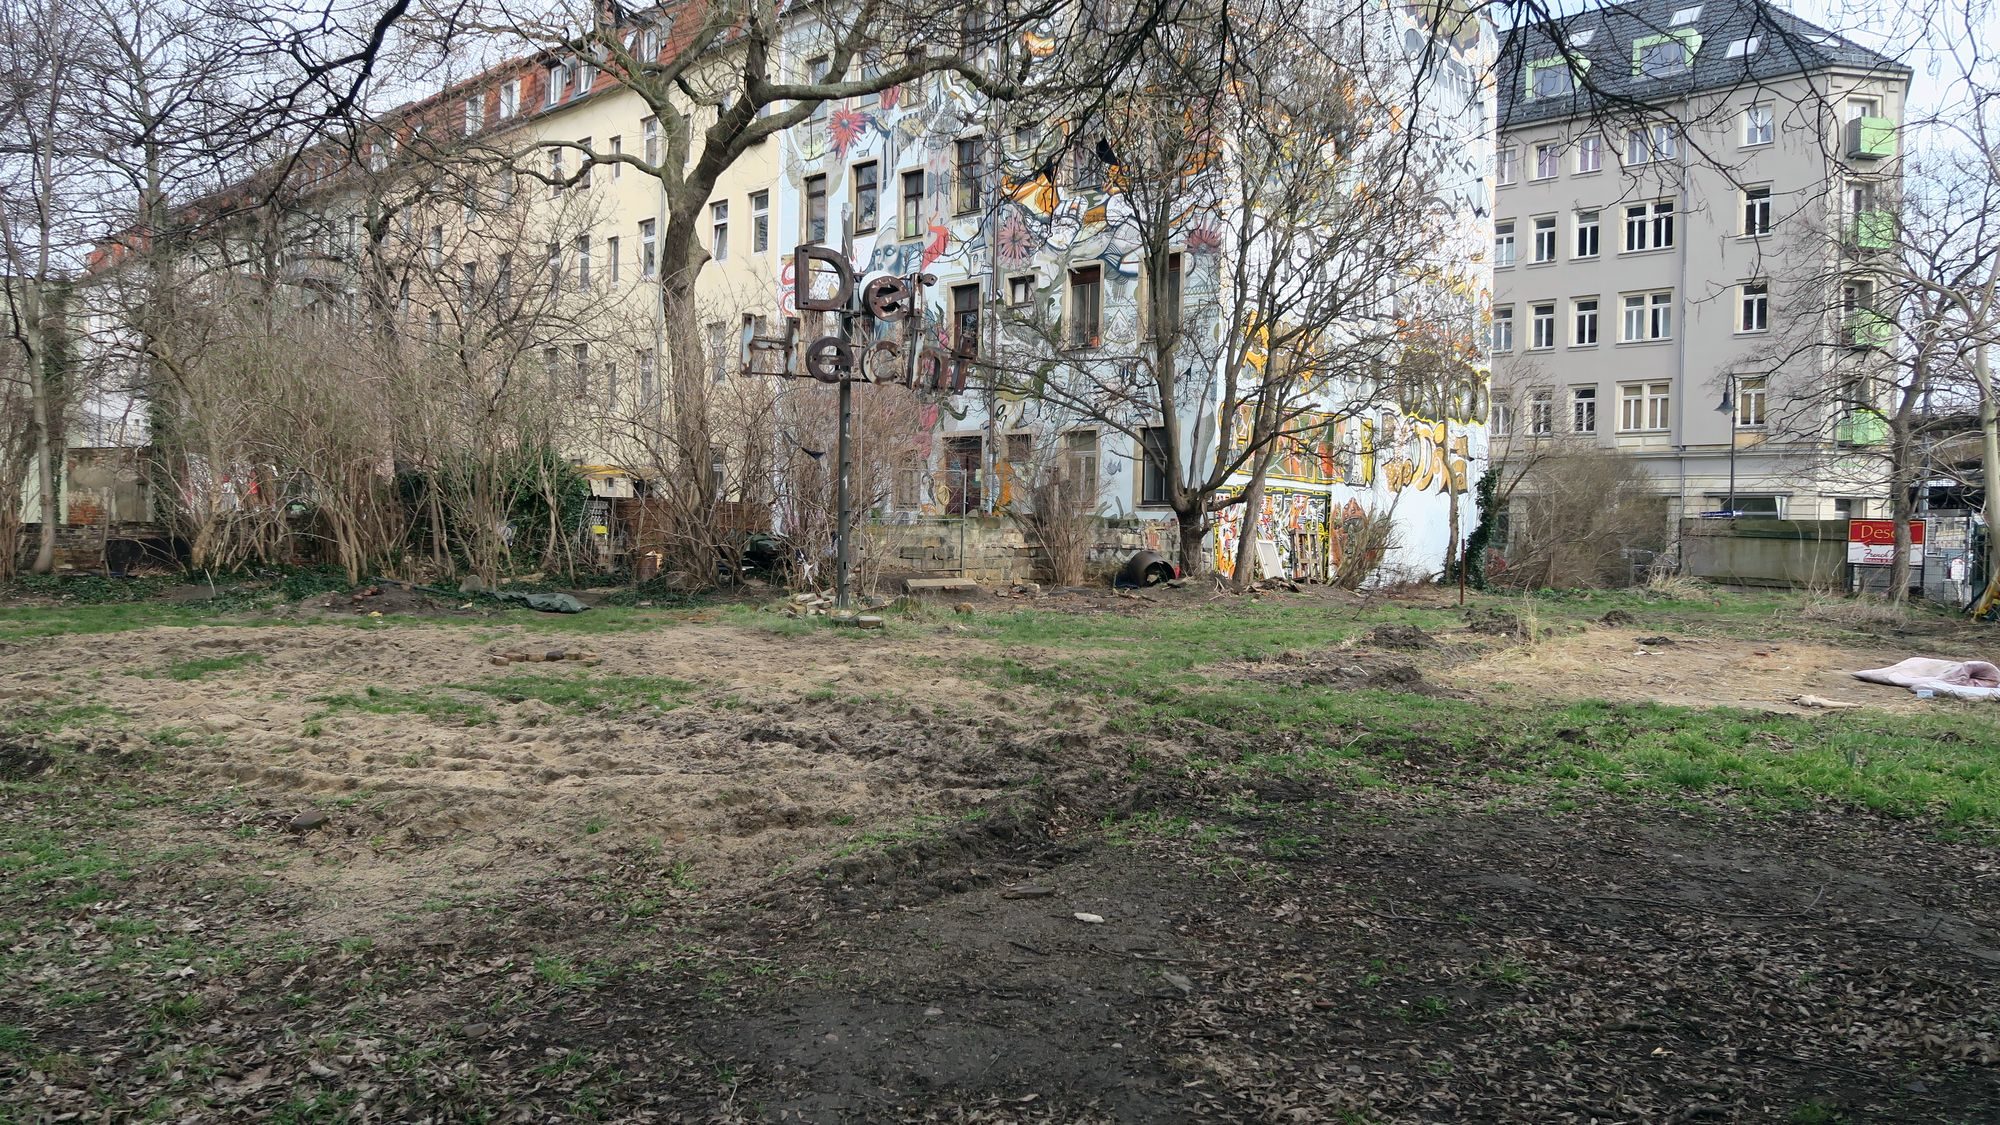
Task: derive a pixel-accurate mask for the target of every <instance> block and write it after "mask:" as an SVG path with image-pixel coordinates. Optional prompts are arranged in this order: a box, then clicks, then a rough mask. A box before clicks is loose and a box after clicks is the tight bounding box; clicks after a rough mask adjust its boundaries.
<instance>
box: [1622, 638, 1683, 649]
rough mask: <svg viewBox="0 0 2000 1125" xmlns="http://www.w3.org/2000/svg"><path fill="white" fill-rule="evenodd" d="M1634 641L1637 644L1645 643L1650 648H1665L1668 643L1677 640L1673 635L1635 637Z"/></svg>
mask: <svg viewBox="0 0 2000 1125" xmlns="http://www.w3.org/2000/svg"><path fill="white" fill-rule="evenodd" d="M1632 643H1633V644H1635V645H1645V646H1646V647H1648V648H1665V647H1666V646H1667V645H1670V644H1673V643H1675V642H1674V639H1673V638H1672V637H1668V636H1659V637H1639V638H1637V639H1635V640H1634V641H1633V642H1632Z"/></svg>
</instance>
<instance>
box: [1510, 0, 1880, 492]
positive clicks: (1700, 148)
mask: <svg viewBox="0 0 2000 1125" xmlns="http://www.w3.org/2000/svg"><path fill="white" fill-rule="evenodd" d="M1510 38H1511V40H1512V41H1511V42H1510V43H1509V44H1508V45H1507V46H1506V48H1505V49H1503V50H1502V52H1501V58H1502V60H1503V63H1502V66H1501V73H1500V77H1499V81H1500V82H1501V83H1502V86H1501V91H1500V138H1499V147H1498V155H1497V160H1496V169H1495V171H1496V175H1495V181H1494V189H1493V199H1494V231H1495V235H1494V247H1493V278H1494V295H1493V304H1494V307H1493V322H1492V324H1493V327H1492V350H1493V386H1494V399H1493V418H1492V433H1493V442H1494V444H1493V448H1494V456H1495V458H1496V459H1497V460H1499V461H1501V462H1502V463H1503V465H1511V466H1514V467H1521V466H1523V465H1525V464H1526V463H1527V462H1528V461H1530V460H1531V459H1532V458H1533V457H1534V455H1535V453H1536V451H1537V450H1542V449H1547V448H1551V447H1553V446H1557V445H1560V444H1562V443H1595V444H1597V445H1599V446H1602V447H1607V448H1611V449H1615V450H1618V451H1620V452H1623V453H1628V454H1631V455H1632V456H1634V457H1635V458H1637V459H1639V461H1640V463H1641V464H1643V465H1644V467H1645V468H1646V470H1647V472H1648V473H1649V475H1650V477H1651V479H1652V482H1653V487H1654V488H1655V489H1656V490H1658V491H1659V492H1660V493H1662V494H1664V495H1665V496H1666V497H1667V498H1668V505H1667V506H1668V512H1669V516H1670V518H1671V519H1672V520H1674V521H1676V522H1674V523H1673V524H1671V525H1670V526H1678V523H1677V521H1678V519H1679V518H1681V517H1683V516H1694V515H1697V514H1699V513H1702V512H1716V511H1722V510H1727V509H1730V508H1731V506H1732V495H1733V509H1734V510H1735V511H1736V512H1738V513H1741V514H1744V515H1766V516H1775V517H1782V518H1796V519H1827V518H1838V517H1842V516H1846V515H1863V514H1869V513H1872V512H1875V511H1877V510H1879V508H1880V507H1881V505H1883V504H1884V503H1885V502H1886V495H1887V493H1886V485H1885V483H1884V479H1883V473H1882V471H1881V468H1880V465H1879V463H1878V461H1877V460H1876V459H1874V458H1871V457H1868V456H1862V455H1858V453H1859V451H1860V447H1866V446H1868V445H1870V444H1872V443H1874V442H1877V441H1879V440H1880V437H1881V430H1882V427H1881V422H1880V418H1879V416H1877V415H1874V414H1872V413H1871V411H1870V410H1869V408H1868V405H1867V404H1868V403H1869V402H1872V401H1876V398H1875V397H1874V396H1876V395H1878V394H1879V391H1875V390H1872V389H1870V385H1869V383H1868V381H1867V379H1866V375H1867V372H1868V370H1869V368H1870V366H1871V364H1874V363H1877V362H1879V358H1878V357H1879V356H1880V354H1881V353H1880V352H1879V351H1878V350H1876V349H1879V348H1881V347H1883V346H1887V345H1888V344H1889V343H1890V341H1891V336H1890V334H1889V333H1887V332H1886V331H1884V329H1886V327H1887V321H1886V320H1885V319H1884V315H1885V314H1884V313H1883V312H1878V311H1876V310H1874V309H1873V308H1871V307H1870V302H1869V297H1870V295H1871V293H1872V286H1871V284H1870V282H1869V281H1868V270H1869V260H1870V257H1871V255H1873V254H1876V253H1879V252H1880V251H1882V250H1884V249H1887V248H1888V247H1889V246H1891V245H1892V243H1893V239H1894V237H1895V226H1894V221H1893V218H1892V217H1891V215H1890V213H1889V212H1888V210H1887V209H1886V208H1887V207H1888V206H1889V204H1888V203H1886V202H1883V203H1881V204H1880V206H1879V208H1878V204H1877V201H1878V200H1882V201H1886V200H1888V199H1890V198H1892V197H1893V195H1894V188H1895V185H1896V182H1897V177H1898V170H1897V145H1896V141H1897V123H1898V122H1899V121H1900V120H1901V119H1902V114H1903V105H1904V95H1905V92H1906V91H1907V89H1908V84H1909V77H1910V72H1909V70H1908V69H1907V68H1905V67H1903V66H1901V65H1900V64H1898V63H1896V62H1894V61H1893V60H1890V59H1887V58H1884V57H1882V56H1880V55H1878V54H1875V53H1873V52H1871V51H1869V50H1866V49H1864V48H1862V47H1860V46H1858V45H1856V44H1854V43H1852V42H1850V41H1848V40H1846V39H1843V38H1841V37H1840V36H1837V35H1834V34H1831V33H1828V32H1826V31H1823V30H1821V29H1819V28H1816V27H1813V26H1812V25H1810V24H1807V23H1805V22H1804V21H1801V20H1799V19H1797V18H1795V17H1793V16H1791V15H1789V14H1787V13H1785V12H1783V11H1780V10H1778V9H1776V8H1774V7H1771V6H1769V5H1767V4H1762V3H1756V2H1753V0H1701V2H1697V0H1679V2H1676V0H1641V2H1639V3H1633V4H1624V5H1619V6H1615V7H1607V8H1603V9H1599V10H1596V11H1591V12H1586V13H1583V14H1580V15H1577V16H1573V17H1569V18H1567V19H1564V20H1560V21H1557V22H1554V23H1552V24H1547V25H1538V26H1533V27H1528V28H1522V29H1516V30H1515V31H1514V32H1512V33H1511V35H1510ZM1807 336H1810V337H1811V339H1812V343H1813V346H1801V345H1800V340H1801V339H1802V338H1804V337H1807ZM1843 384H1844V385H1851V386H1852V387H1853V388H1855V389H1854V390H1853V391H1852V392H1851V393H1846V394H1838V395H1830V394H1825V393H1821V390H1820V389H1821V388H1824V387H1826V386H1830V385H1843ZM1732 479H1733V481H1734V484H1733V489H1732Z"/></svg>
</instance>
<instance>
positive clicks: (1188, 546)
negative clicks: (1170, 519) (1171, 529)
mask: <svg viewBox="0 0 2000 1125" xmlns="http://www.w3.org/2000/svg"><path fill="white" fill-rule="evenodd" d="M1174 517H1175V519H1176V520H1177V521H1178V522H1179V524H1180V532H1181V554H1180V558H1179V559H1178V560H1176V565H1177V566H1179V567H1180V571H1181V577H1183V578H1200V577H1201V576H1202V575H1204V574H1206V573H1208V568H1207V566H1206V565H1205V563H1206V560H1205V559H1204V557H1203V555H1204V552H1205V551H1206V550H1207V539H1208V513H1207V512H1205V511H1202V510H1200V509H1196V510H1195V511H1192V512H1175V513H1174Z"/></svg>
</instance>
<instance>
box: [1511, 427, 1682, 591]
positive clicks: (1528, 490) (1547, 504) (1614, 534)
mask: <svg viewBox="0 0 2000 1125" xmlns="http://www.w3.org/2000/svg"><path fill="white" fill-rule="evenodd" d="M1510 517H1511V518H1510V523H1511V524H1512V526H1513V536H1512V541H1511V542H1510V544H1509V545H1508V549H1507V570H1506V572H1505V574H1504V576H1497V577H1498V579H1499V581H1502V582H1506V583H1509V584H1512V585H1515V586H1524V587H1527V588H1530V589H1536V588H1546V587H1570V586H1625V585H1630V584H1631V581H1632V563H1631V558H1632V553H1633V552H1635V551H1639V550H1651V551H1657V550H1659V549H1660V547H1661V546H1662V545H1663V542H1664V539H1665V532H1666V500H1665V498H1664V497H1661V496H1658V495H1655V494H1653V493H1652V490H1651V477H1650V476H1649V475H1648V474H1647V473H1646V470H1645V468H1644V467H1642V466H1641V465H1640V464H1639V462H1638V461H1637V460H1636V459H1634V458H1632V457H1628V456H1625V455H1624V454H1620V453H1617V452H1614V451H1612V450H1608V449H1597V448H1593V447H1577V448H1574V449H1564V450H1558V451H1554V452H1551V453H1549V454H1547V455H1546V456H1544V457H1542V458H1540V459H1539V460H1538V461H1537V462H1536V463H1535V465H1534V467H1533V468H1532V469H1531V470H1530V471H1529V475H1528V476H1527V478H1526V479H1525V480H1524V481H1523V482H1522V486H1521V487H1520V489H1519V490H1518V491H1517V492H1516V494H1515V497H1514V503H1513V510H1512V512H1511V513H1510Z"/></svg>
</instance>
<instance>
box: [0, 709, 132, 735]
mask: <svg viewBox="0 0 2000 1125" xmlns="http://www.w3.org/2000/svg"><path fill="white" fill-rule="evenodd" d="M122 717H123V715H122V713H121V712H120V711H119V710H118V709H117V708H115V707H112V706H110V705H108V704H104V703H48V702H43V701H34V702H29V703H22V704H16V705H14V706H11V707H9V708H8V709H7V711H6V712H5V713H4V714H0V734H6V735H11V736H13V737H16V738H34V737H37V736H46V735H52V734H61V733H62V732H63V731H66V730H68V729H69V728H71V727H80V726H87V725H93V724H94V723H97V722H100V721H102V720H116V719H119V718H122Z"/></svg>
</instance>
